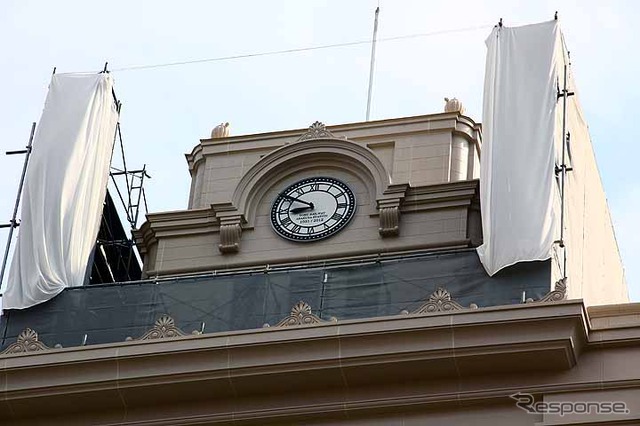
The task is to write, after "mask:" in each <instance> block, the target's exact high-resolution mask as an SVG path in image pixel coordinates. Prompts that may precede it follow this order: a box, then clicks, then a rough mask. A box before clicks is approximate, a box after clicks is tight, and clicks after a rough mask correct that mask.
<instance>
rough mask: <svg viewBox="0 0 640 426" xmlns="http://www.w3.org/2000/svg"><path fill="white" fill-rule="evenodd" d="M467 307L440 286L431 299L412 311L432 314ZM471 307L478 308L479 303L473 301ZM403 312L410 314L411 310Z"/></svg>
mask: <svg viewBox="0 0 640 426" xmlns="http://www.w3.org/2000/svg"><path fill="white" fill-rule="evenodd" d="M463 309H467V308H465V307H464V306H462V305H461V304H459V303H458V302H456V301H455V300H453V299H452V298H451V293H449V292H448V291H447V290H446V289H444V288H442V287H439V288H438V289H436V291H434V292H433V293H431V296H429V299H428V300H427V301H426V302H425V303H424V304H423V305H422V306H420V307H419V308H418V309H416V310H415V311H413V312H411V314H413V315H421V314H431V313H434V312H450V311H460V310H463ZM469 309H478V305H476V304H475V303H472V304H471V305H469ZM402 314H405V315H408V314H409V311H406V310H405V311H402Z"/></svg>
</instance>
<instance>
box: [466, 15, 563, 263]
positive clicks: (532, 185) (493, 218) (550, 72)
mask: <svg viewBox="0 0 640 426" xmlns="http://www.w3.org/2000/svg"><path fill="white" fill-rule="evenodd" d="M486 44H487V60H486V70H485V72H486V74H485V82H484V101H483V113H482V130H483V146H482V159H481V165H480V201H481V211H482V230H483V239H484V244H483V245H482V246H480V247H478V255H479V256H480V261H481V262H482V264H483V265H484V268H485V269H486V271H487V272H488V273H489V275H494V274H495V273H496V272H498V271H499V270H501V269H502V268H505V267H507V266H510V265H513V264H515V263H517V262H523V261H534V260H545V259H549V258H550V257H551V249H552V245H553V242H554V240H555V239H557V238H558V226H559V217H560V209H559V203H558V199H559V193H558V187H557V182H556V178H555V165H556V148H555V145H556V142H554V139H560V140H561V137H560V138H555V137H554V136H555V134H556V132H557V131H559V132H560V133H561V130H559V129H557V124H556V119H557V113H558V112H557V83H558V72H559V71H561V70H562V65H561V64H562V60H563V50H562V42H561V35H560V29H559V27H558V23H557V21H551V22H543V23H540V24H534V25H527V26H523V27H517V28H507V27H496V28H494V30H493V31H492V33H491V35H490V36H489V38H488V39H487V41H486Z"/></svg>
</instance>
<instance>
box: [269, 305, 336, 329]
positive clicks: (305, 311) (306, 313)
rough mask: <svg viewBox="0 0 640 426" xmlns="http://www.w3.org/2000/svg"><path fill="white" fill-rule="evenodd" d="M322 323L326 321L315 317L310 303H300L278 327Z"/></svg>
mask: <svg viewBox="0 0 640 426" xmlns="http://www.w3.org/2000/svg"><path fill="white" fill-rule="evenodd" d="M332 320H333V321H337V320H336V319H335V318H332ZM322 322H326V321H323V320H322V319H321V318H320V317H318V316H317V315H314V314H313V313H312V312H311V306H309V304H308V303H306V302H303V301H300V302H298V303H296V304H295V305H294V306H293V308H291V313H290V314H289V316H288V317H285V318H284V319H283V320H282V321H280V322H279V323H278V324H276V327H292V326H296V325H309V324H319V323H322ZM265 325H266V324H265Z"/></svg>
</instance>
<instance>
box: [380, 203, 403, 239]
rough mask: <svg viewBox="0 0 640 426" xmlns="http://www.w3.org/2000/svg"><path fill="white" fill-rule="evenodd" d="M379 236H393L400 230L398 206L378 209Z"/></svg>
mask: <svg viewBox="0 0 640 426" xmlns="http://www.w3.org/2000/svg"><path fill="white" fill-rule="evenodd" d="M378 232H379V233H380V236H381V237H383V238H386V237H395V236H397V235H398V234H399V232H400V208H399V207H398V206H393V207H383V208H381V209H380V227H379V228H378Z"/></svg>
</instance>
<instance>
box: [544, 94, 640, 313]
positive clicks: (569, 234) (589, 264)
mask: <svg viewBox="0 0 640 426" xmlns="http://www.w3.org/2000/svg"><path fill="white" fill-rule="evenodd" d="M576 97H577V95H576V96H573V97H571V98H569V99H570V100H569V103H568V104H569V108H568V114H567V115H568V123H569V124H568V128H567V130H568V131H569V132H570V134H571V138H570V142H569V147H568V148H567V154H566V158H567V165H568V166H569V167H571V168H572V169H573V170H571V171H568V172H567V177H566V190H565V194H566V195H565V204H566V205H565V212H566V213H565V214H566V223H565V232H566V236H565V241H566V247H567V276H568V281H567V288H568V296H569V297H570V298H576V299H577V298H582V299H584V301H585V304H586V305H587V306H589V305H604V304H611V303H624V302H628V301H629V295H628V291H627V285H626V282H625V277H624V270H623V266H622V260H621V258H620V252H619V250H618V245H617V242H616V239H615V232H614V229H613V224H612V221H611V216H610V213H609V206H608V205H607V199H606V195H605V193H604V188H603V186H602V181H601V179H600V173H599V171H598V166H597V163H596V159H595V155H594V151H593V146H592V144H591V138H590V136H589V131H588V127H587V125H586V122H585V120H584V118H583V116H582V111H581V109H580V108H579V105H578V102H577V99H576ZM569 154H570V155H569ZM558 259H559V262H558V264H559V263H561V262H560V261H561V260H562V253H561V252H560V255H559V256H558ZM555 275H556V276H558V275H560V272H559V269H558V268H556V272H555Z"/></svg>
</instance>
